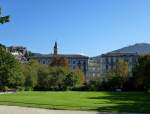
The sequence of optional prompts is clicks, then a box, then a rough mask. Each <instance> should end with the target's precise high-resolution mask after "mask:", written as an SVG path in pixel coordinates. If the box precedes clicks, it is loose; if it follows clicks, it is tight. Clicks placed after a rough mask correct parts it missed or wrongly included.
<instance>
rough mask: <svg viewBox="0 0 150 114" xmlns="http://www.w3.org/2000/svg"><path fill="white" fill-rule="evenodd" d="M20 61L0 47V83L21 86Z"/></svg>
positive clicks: (22, 81)
mask: <svg viewBox="0 0 150 114" xmlns="http://www.w3.org/2000/svg"><path fill="white" fill-rule="evenodd" d="M20 66H21V65H20V63H19V62H18V61H17V60H16V59H15V58H14V56H13V55H11V54H10V53H9V52H7V51H6V50H5V49H4V48H2V47H0V85H1V86H8V87H16V86H21V85H22V84H23V83H24V78H23V74H22V72H21V69H20V68H21V67H20Z"/></svg>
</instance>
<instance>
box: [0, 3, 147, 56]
mask: <svg viewBox="0 0 150 114" xmlns="http://www.w3.org/2000/svg"><path fill="white" fill-rule="evenodd" d="M0 7H1V8H2V15H10V16H11V20H10V22H9V23H6V24H3V25H2V24H1V25H0V43H2V44H4V45H6V46H11V45H14V46H25V47H27V48H28V50H31V51H32V52H37V53H45V54H47V53H52V51H53V46H54V42H55V41H57V42H58V47H59V53H63V54H85V55H87V56H97V55H100V54H103V53H107V52H109V51H112V50H116V49H119V48H122V47H124V46H128V45H132V44H135V43H150V0H0Z"/></svg>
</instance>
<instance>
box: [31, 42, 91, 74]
mask: <svg viewBox="0 0 150 114" xmlns="http://www.w3.org/2000/svg"><path fill="white" fill-rule="evenodd" d="M54 56H59V57H64V58H66V59H67V60H68V65H69V68H71V69H77V68H79V69H81V70H82V71H83V72H84V74H85V76H87V72H88V57H87V56H84V55H80V54H58V47H57V42H55V45H54V52H53V54H39V53H33V55H32V56H31V58H32V59H35V60H37V61H38V62H39V63H40V64H50V63H51V61H52V59H53V57H54Z"/></svg>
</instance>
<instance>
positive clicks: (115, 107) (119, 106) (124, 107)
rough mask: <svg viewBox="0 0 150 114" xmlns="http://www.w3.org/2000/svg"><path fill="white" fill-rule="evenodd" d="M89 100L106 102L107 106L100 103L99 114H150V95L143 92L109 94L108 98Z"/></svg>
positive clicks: (100, 97)
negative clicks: (110, 113) (104, 113)
mask: <svg viewBox="0 0 150 114" xmlns="http://www.w3.org/2000/svg"><path fill="white" fill-rule="evenodd" d="M89 99H95V100H99V101H101V100H106V101H107V103H106V105H105V104H103V103H101V102H99V103H98V104H99V107H98V108H97V109H94V110H97V111H99V112H112V111H113V112H138V113H149V114H150V93H142V92H120V93H118V92H108V93H107V94H106V96H98V97H90V98H89Z"/></svg>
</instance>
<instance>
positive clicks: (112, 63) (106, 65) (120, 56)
mask: <svg viewBox="0 0 150 114" xmlns="http://www.w3.org/2000/svg"><path fill="white" fill-rule="evenodd" d="M138 57H139V55H138V54H137V53H107V54H103V55H101V74H102V75H104V74H105V73H107V72H108V71H111V70H112V69H114V68H115V67H116V63H117V61H119V60H123V61H126V62H127V63H128V68H129V69H128V71H129V73H131V71H132V68H133V66H134V65H135V64H136V63H137V62H138Z"/></svg>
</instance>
